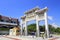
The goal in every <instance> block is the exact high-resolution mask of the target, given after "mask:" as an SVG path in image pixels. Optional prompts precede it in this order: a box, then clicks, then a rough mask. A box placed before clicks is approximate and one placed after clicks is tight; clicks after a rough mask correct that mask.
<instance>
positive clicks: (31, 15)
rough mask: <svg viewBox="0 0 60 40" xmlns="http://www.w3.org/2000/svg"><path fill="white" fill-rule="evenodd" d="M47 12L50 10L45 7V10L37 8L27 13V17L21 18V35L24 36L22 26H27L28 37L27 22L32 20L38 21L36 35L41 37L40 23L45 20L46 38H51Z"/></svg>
mask: <svg viewBox="0 0 60 40" xmlns="http://www.w3.org/2000/svg"><path fill="white" fill-rule="evenodd" d="M47 10H48V8H47V7H45V8H43V9H39V7H35V8H33V9H31V10H29V11H26V12H25V16H22V17H21V19H22V20H21V35H22V33H23V32H22V30H23V29H22V26H23V24H24V25H25V35H26V36H27V34H28V32H27V22H28V21H31V20H36V33H37V36H38V37H39V35H40V31H39V21H41V20H43V21H45V33H46V36H47V37H49V29H48V20H47Z"/></svg>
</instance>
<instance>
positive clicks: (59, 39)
mask: <svg viewBox="0 0 60 40" xmlns="http://www.w3.org/2000/svg"><path fill="white" fill-rule="evenodd" d="M0 40H48V39H42V38H41V37H37V38H36V37H34V38H33V37H31V36H0ZM49 40H60V36H54V37H53V38H50V39H49Z"/></svg>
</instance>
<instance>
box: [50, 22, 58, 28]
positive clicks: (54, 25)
mask: <svg viewBox="0 0 60 40" xmlns="http://www.w3.org/2000/svg"><path fill="white" fill-rule="evenodd" d="M51 25H52V26H53V27H55V28H57V27H59V26H58V25H57V24H56V23H52V24H51Z"/></svg>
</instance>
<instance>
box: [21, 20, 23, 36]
mask: <svg viewBox="0 0 60 40" xmlns="http://www.w3.org/2000/svg"><path fill="white" fill-rule="evenodd" d="M21 35H23V23H22V21H21Z"/></svg>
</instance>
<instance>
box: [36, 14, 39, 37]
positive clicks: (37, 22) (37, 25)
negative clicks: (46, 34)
mask: <svg viewBox="0 0 60 40" xmlns="http://www.w3.org/2000/svg"><path fill="white" fill-rule="evenodd" d="M36 28H37V29H36V30H37V37H39V34H40V32H39V21H38V15H37V16H36Z"/></svg>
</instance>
